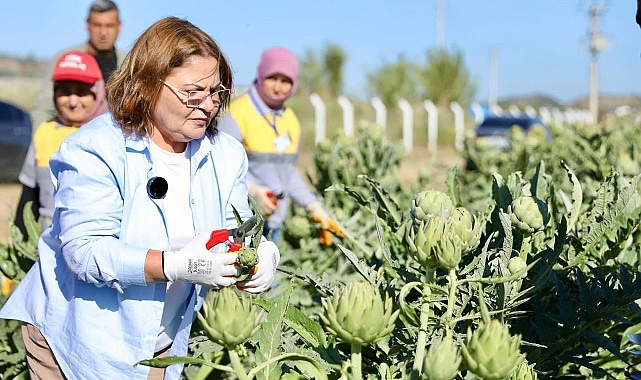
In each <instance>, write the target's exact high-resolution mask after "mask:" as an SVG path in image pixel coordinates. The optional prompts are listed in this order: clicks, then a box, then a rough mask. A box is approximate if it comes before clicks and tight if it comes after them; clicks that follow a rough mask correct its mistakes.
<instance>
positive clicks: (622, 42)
mask: <svg viewBox="0 0 641 380" xmlns="http://www.w3.org/2000/svg"><path fill="white" fill-rule="evenodd" d="M116 2H117V4H118V6H119V8H120V13H121V20H122V30H121V34H120V36H119V38H118V41H117V43H116V45H117V46H118V47H120V48H123V49H128V48H130V47H131V46H132V45H133V43H134V41H135V40H136V38H137V37H138V36H139V35H140V34H141V33H142V32H143V31H144V30H145V29H146V28H147V27H149V26H150V25H151V24H153V23H154V22H155V21H157V20H159V19H161V18H163V17H166V16H178V17H181V18H185V19H187V20H189V21H190V22H192V23H194V24H195V25H197V26H198V27H200V28H201V29H203V30H204V31H205V32H207V33H208V34H209V35H211V36H212V37H213V38H214V39H215V40H216V41H217V42H218V43H219V45H220V46H221V48H222V49H223V51H224V53H225V54H226V55H227V57H228V58H229V60H230V62H231V64H232V68H233V70H234V74H235V81H236V83H237V84H239V85H246V84H249V83H251V81H252V80H253V79H254V76H255V72H256V65H257V63H258V60H259V58H260V53H261V51H262V50H263V49H265V48H268V47H272V46H284V47H287V48H289V49H290V50H292V51H293V52H294V53H295V54H296V55H297V56H298V57H299V58H303V57H304V56H305V55H306V53H307V52H308V51H312V52H314V53H315V54H316V55H317V56H318V55H320V53H321V52H322V51H323V49H324V48H325V47H326V46H328V45H329V44H336V45H338V46H340V47H341V48H342V49H343V51H344V52H345V53H346V58H347V60H346V62H345V66H344V72H343V74H344V81H345V86H344V94H345V95H347V96H354V97H361V98H363V97H368V96H371V94H370V93H368V92H367V75H368V74H370V73H373V72H375V71H376V70H377V69H379V68H380V67H381V66H383V65H385V64H391V63H394V62H396V61H397V59H398V58H399V57H400V56H403V57H404V58H405V59H406V60H407V61H410V62H414V63H418V64H421V65H423V66H425V65H426V63H427V52H428V51H429V50H430V49H434V48H435V47H436V46H437V44H438V43H439V42H441V43H442V47H444V48H447V49H451V50H454V49H456V50H459V51H460V52H462V53H463V56H464V60H465V65H466V67H467V69H468V71H469V72H470V74H471V78H472V80H473V82H474V83H475V85H476V87H477V94H476V100H478V101H480V102H487V100H488V97H489V96H490V94H495V95H496V97H497V98H498V99H499V100H501V99H502V98H506V97H512V96H524V95H534V94H544V95H549V96H552V97H554V98H555V99H557V100H558V101H561V102H570V101H572V100H574V99H576V98H578V97H582V96H586V95H587V94H588V91H589V69H590V53H589V50H588V48H587V45H588V42H589V38H588V32H589V28H590V17H589V8H590V5H591V4H593V3H594V4H597V5H598V6H599V8H600V9H601V12H600V17H599V19H598V30H599V32H600V34H601V35H602V36H603V37H604V38H605V40H606V41H607V45H606V49H605V50H604V51H602V52H601V53H600V54H598V87H599V93H600V94H603V95H638V94H641V75H640V74H641V71H640V70H639V68H640V66H641V28H639V26H638V25H637V24H636V23H635V21H634V15H635V11H636V4H635V3H634V1H632V0H626V1H623V0H616V1H615V0H610V1H606V0H600V1H596V0H325V1H309V0H272V1H269V2H267V1H260V0H224V1H221V0H200V1H184V2H181V1H175V0H174V1H167V0H119V1H118V0H116ZM439 2H440V3H441V4H443V7H442V8H441V9H442V12H437V3H439ZM89 3H90V1H89V0H56V1H50V0H30V1H17V0H2V2H1V3H0V14H2V18H3V22H2V23H0V54H7V55H12V56H18V57H22V58H26V57H29V56H31V57H36V58H39V59H51V58H52V57H53V56H54V55H55V54H56V53H57V52H58V51H60V50H62V49H64V48H67V47H70V46H73V45H76V44H78V43H80V42H83V41H85V40H86V39H87V32H86V29H85V19H86V16H87V10H88V7H89ZM437 15H438V16H437ZM491 52H493V54H492V53H491ZM491 56H493V57H494V58H493V59H491V58H490V57H491ZM491 62H493V63H494V64H491Z"/></svg>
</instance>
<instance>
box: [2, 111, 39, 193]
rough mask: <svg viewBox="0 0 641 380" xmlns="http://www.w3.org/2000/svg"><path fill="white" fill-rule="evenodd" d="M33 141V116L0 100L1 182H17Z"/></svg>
mask: <svg viewBox="0 0 641 380" xmlns="http://www.w3.org/2000/svg"><path fill="white" fill-rule="evenodd" d="M30 143H31V116H30V115H29V113H28V112H26V111H24V110H22V109H20V108H19V107H16V106H14V105H12V104H9V103H6V102H3V101H0V182H16V181H17V180H18V174H20V169H21V168H22V162H23V161H24V158H25V156H26V155H27V150H28V149H29V144H30Z"/></svg>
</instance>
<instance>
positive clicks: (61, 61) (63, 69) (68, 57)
mask: <svg viewBox="0 0 641 380" xmlns="http://www.w3.org/2000/svg"><path fill="white" fill-rule="evenodd" d="M99 79H102V72H101V71H100V67H98V62H96V59H95V58H94V57H93V55H91V54H89V53H86V52H82V51H77V50H73V51H70V52H67V53H64V54H63V55H62V56H60V58H58V61H57V62H56V65H55V66H54V69H53V75H51V80H53V81H60V80H72V81H76V82H81V83H87V84H94V83H96V81H97V80H99Z"/></svg>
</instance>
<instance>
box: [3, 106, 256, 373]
mask: <svg viewBox="0 0 641 380" xmlns="http://www.w3.org/2000/svg"><path fill="white" fill-rule="evenodd" d="M187 149H188V155H189V157H190V159H191V193H190V205H191V208H192V213H193V222H194V229H195V232H196V233H197V234H198V233H202V232H209V231H212V230H214V229H218V228H223V227H225V228H230V227H235V226H236V225H237V224H236V219H235V216H234V213H233V208H232V205H233V206H234V207H235V208H236V209H237V210H238V211H239V212H240V214H241V217H242V218H243V219H246V218H247V217H249V216H250V215H251V210H250V209H249V207H248V203H247V183H246V181H245V175H246V173H247V155H246V154H245V151H244V149H243V147H242V145H241V144H240V143H239V142H238V141H237V140H236V139H234V138H233V137H231V136H229V135H227V134H225V133H218V134H217V135H216V136H215V137H212V136H210V135H209V134H206V135H205V136H203V137H202V138H200V139H198V140H193V141H191V142H190V143H189V144H188V147H187ZM50 168H51V173H52V178H53V180H54V185H55V186H56V189H57V190H56V194H55V206H56V210H55V213H54V217H53V224H52V226H51V227H49V228H48V229H47V230H45V231H44V232H43V234H42V236H41V238H40V241H39V244H38V251H39V255H40V257H39V260H38V261H37V262H36V263H35V264H34V266H33V267H32V268H31V270H30V271H29V272H28V273H27V275H26V276H25V278H24V279H23V280H22V281H21V282H20V284H19V285H18V287H17V288H16V289H15V290H14V292H13V293H12V295H11V297H10V298H9V300H8V301H7V303H6V304H5V305H4V307H3V308H2V310H0V318H5V319H17V320H21V321H25V322H28V323H31V324H33V325H34V326H35V327H37V328H38V329H39V330H40V331H41V332H42V334H43V335H44V337H45V338H46V339H47V342H48V343H49V345H50V346H51V349H52V351H53V353H54V355H55V357H56V359H57V360H58V363H59V364H60V367H61V368H62V371H63V372H64V374H65V376H66V377H67V378H70V379H91V380H95V379H125V378H127V379H132V380H133V379H140V380H144V379H146V378H147V375H148V372H149V367H146V366H142V365H140V366H135V363H137V362H138V361H140V360H143V359H149V358H152V357H153V354H154V347H155V344H156V339H157V338H158V333H159V329H160V320H161V317H162V312H163V305H164V299H165V291H166V283H164V282H161V283H152V284H146V283H145V271H144V265H145V257H146V254H147V251H148V250H149V249H158V250H165V249H168V248H169V240H168V236H167V230H166V223H165V220H164V214H163V200H162V199H151V198H150V197H149V196H148V194H147V188H146V186H147V181H148V180H149V178H151V177H153V176H154V175H155V173H154V172H155V171H154V165H153V162H152V160H151V154H150V151H149V142H148V140H147V139H146V138H135V137H127V136H125V135H124V134H123V133H122V131H121V129H120V127H119V126H118V125H117V124H116V123H115V121H114V120H113V119H112V117H111V113H107V114H104V115H102V116H99V117H98V118H96V119H94V120H93V121H91V122H90V123H88V124H86V125H85V126H83V127H82V128H80V129H79V130H78V131H77V132H76V133H74V134H73V135H71V136H70V137H68V138H67V139H66V140H65V141H64V143H63V144H62V145H61V147H60V150H59V151H58V152H57V153H56V154H55V155H54V156H53V157H52V158H51V161H50ZM208 290H209V289H208V288H206V287H201V286H199V285H193V286H192V292H191V296H190V298H189V299H188V300H186V309H185V311H184V315H182V316H181V317H182V323H181V325H180V328H179V331H178V333H177V335H176V337H175V340H174V344H173V345H172V347H171V351H170V355H179V356H185V355H187V344H188V340H189V333H190V329H191V324H192V321H193V320H194V317H195V313H196V312H197V311H198V310H199V309H200V307H201V305H202V302H203V299H204V297H205V296H206V295H207V292H208ZM181 372H182V366H181V365H173V366H170V367H168V368H167V371H166V375H165V379H179V378H180V373H181Z"/></svg>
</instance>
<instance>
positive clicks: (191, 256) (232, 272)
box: [162, 233, 240, 289]
mask: <svg viewBox="0 0 641 380" xmlns="http://www.w3.org/2000/svg"><path fill="white" fill-rule="evenodd" d="M209 237H210V234H208V233H202V234H199V235H197V236H196V237H195V238H193V239H192V240H191V241H190V242H189V243H187V245H186V246H185V247H184V248H183V249H181V250H178V251H163V253H162V255H163V265H162V271H163V272H164V273H165V277H167V280H169V281H173V282H176V281H187V282H192V283H194V284H199V285H203V286H207V287H211V288H214V289H218V288H222V287H225V286H229V285H233V284H235V283H236V277H237V276H238V275H240V269H239V268H238V267H237V266H235V265H234V264H235V263H236V259H237V257H238V255H237V254H234V253H214V252H211V251H208V250H207V248H205V244H206V243H207V241H208V240H209Z"/></svg>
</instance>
